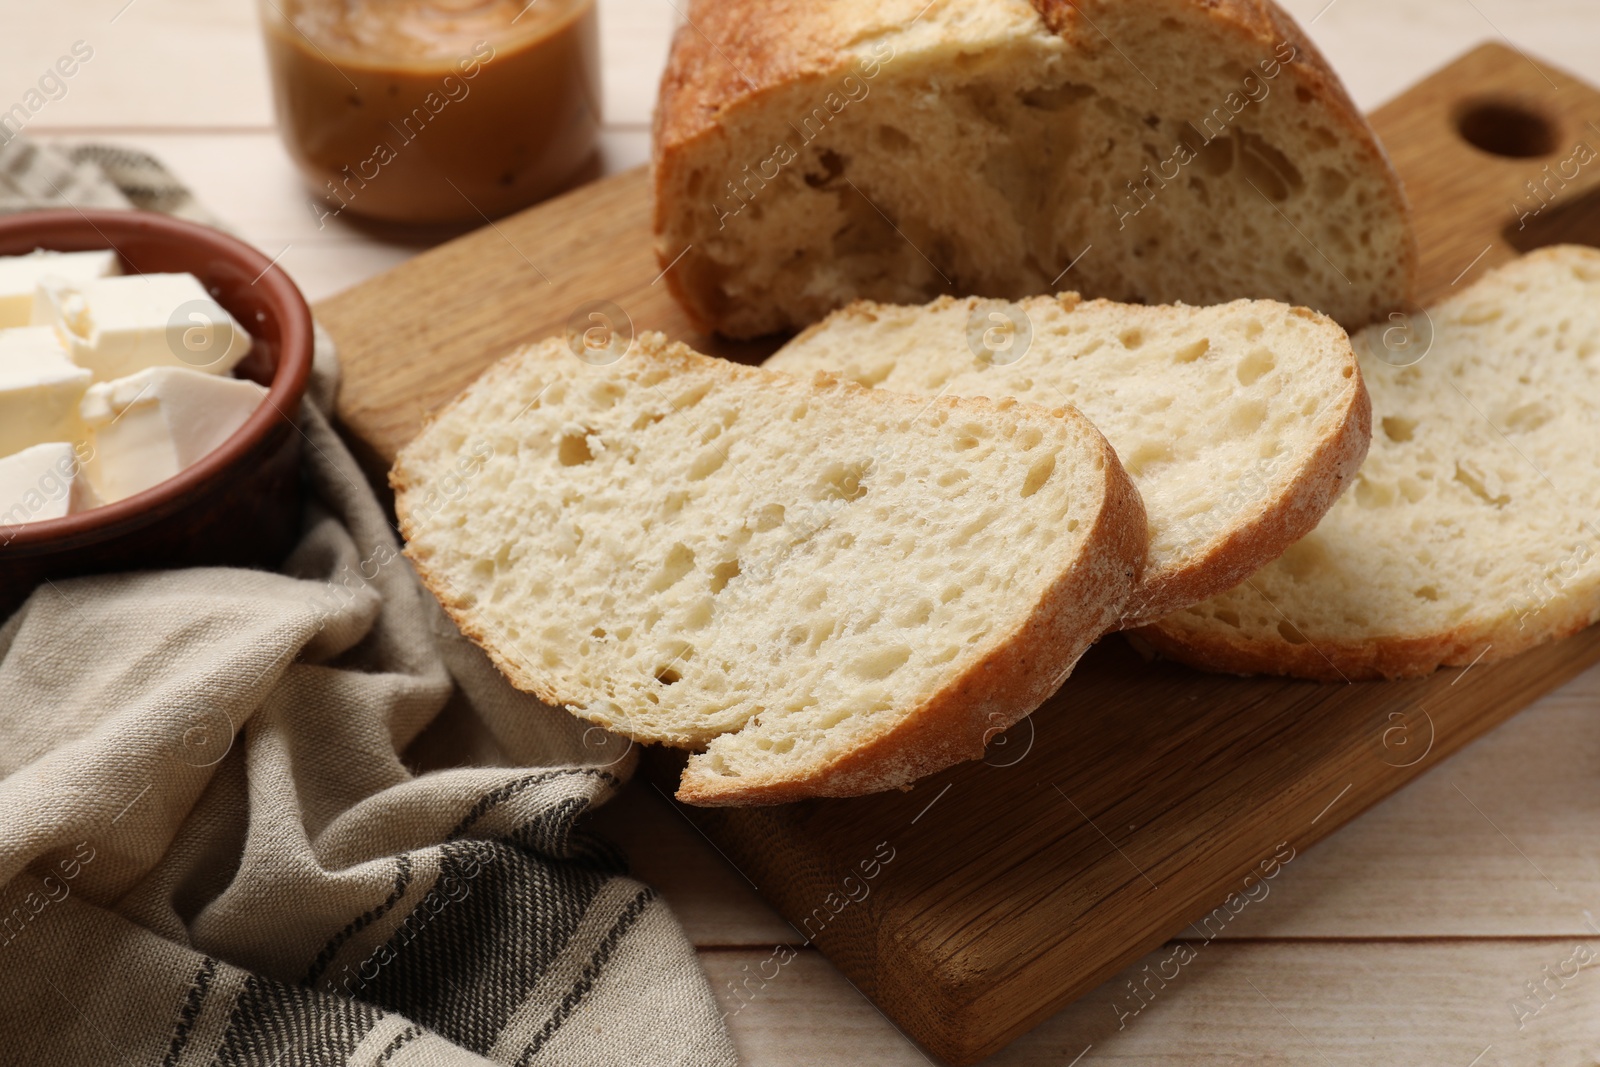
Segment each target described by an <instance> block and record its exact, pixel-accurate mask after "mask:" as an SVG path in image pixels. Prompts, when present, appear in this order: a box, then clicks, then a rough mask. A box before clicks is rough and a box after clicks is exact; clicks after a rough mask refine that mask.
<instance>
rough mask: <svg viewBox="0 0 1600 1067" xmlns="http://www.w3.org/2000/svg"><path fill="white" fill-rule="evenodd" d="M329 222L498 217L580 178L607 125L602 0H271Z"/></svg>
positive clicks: (277, 71)
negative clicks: (598, 2) (350, 217)
mask: <svg viewBox="0 0 1600 1067" xmlns="http://www.w3.org/2000/svg"><path fill="white" fill-rule="evenodd" d="M260 9H261V17H262V24H263V27H264V30H265V34H266V43H267V59H268V64H269V66H270V68H271V71H272V82H273V91H274V96H275V98H276V106H277V114H278V125H279V127H280V129H281V130H282V133H283V138H284V142H285V143H286V144H287V146H288V149H289V154H290V155H291V156H293V157H294V160H295V162H296V163H297V164H299V166H300V169H301V171H302V172H303V173H304V174H305V176H306V178H307V180H308V181H309V183H310V185H311V187H312V189H313V191H314V193H315V199H314V200H313V211H314V212H315V213H316V215H317V218H318V222H319V225H321V224H324V223H325V222H326V220H327V219H328V218H330V217H332V216H337V215H341V214H344V213H345V212H349V213H352V214H356V215H363V216H367V217H369V218H376V219H383V220H387V221H394V222H406V223H448V222H462V221H476V220H480V219H483V218H494V217H496V216H498V215H504V214H506V213H507V212H510V211H514V210H516V209H518V208H520V207H525V206H526V205H528V204H531V203H533V202H535V201H537V200H541V199H543V198H545V197H547V196H550V195H551V194H553V193H555V192H559V191H560V190H561V189H563V188H565V187H566V186H568V185H570V184H572V183H573V181H574V180H575V179H576V178H578V177H579V175H580V173H581V172H582V171H584V170H585V169H586V164H589V163H591V162H592V161H593V160H594V157H595V151H596V147H595V146H596V136H597V134H598V132H599V126H600V87H599V28H598V16H597V13H596V9H595V0H261V2H260Z"/></svg>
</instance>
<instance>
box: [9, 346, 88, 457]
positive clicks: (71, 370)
mask: <svg viewBox="0 0 1600 1067" xmlns="http://www.w3.org/2000/svg"><path fill="white" fill-rule="evenodd" d="M92 377H93V376H92V375H91V374H90V373H89V372H88V371H86V370H84V369H83V368H82V367H79V366H78V365H76V364H75V363H73V362H72V360H70V359H68V358H67V350H66V348H65V347H63V346H62V344H61V342H60V341H59V340H58V339H57V338H56V334H55V331H54V330H52V329H50V327H48V326H25V327H21V328H19V329H14V330H0V456H9V455H10V454H11V453H13V452H21V451H22V450H23V449H25V448H28V447H30V446H32V445H40V444H44V443H45V442H46V441H81V440H83V437H84V428H83V423H82V422H81V421H80V419H79V417H78V404H79V403H80V402H81V401H82V400H83V395H84V390H86V389H88V387H89V383H90V381H91V380H92Z"/></svg>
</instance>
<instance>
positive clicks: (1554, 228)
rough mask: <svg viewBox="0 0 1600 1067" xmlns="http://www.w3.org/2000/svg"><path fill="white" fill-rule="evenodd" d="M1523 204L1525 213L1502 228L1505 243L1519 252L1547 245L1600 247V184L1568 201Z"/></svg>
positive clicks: (1530, 250)
mask: <svg viewBox="0 0 1600 1067" xmlns="http://www.w3.org/2000/svg"><path fill="white" fill-rule="evenodd" d="M1524 208H1525V214H1524V215H1523V216H1521V217H1519V218H1517V219H1515V220H1513V221H1511V222H1508V223H1506V225H1505V229H1503V230H1502V231H1501V236H1503V237H1504V238H1505V240H1506V244H1508V245H1510V246H1511V247H1512V248H1515V249H1516V250H1517V251H1518V252H1532V251H1533V250H1534V249H1535V248H1544V247H1546V246H1547V245H1574V244H1576V245H1589V246H1590V247H1591V248H1600V188H1596V189H1590V190H1589V191H1588V192H1586V193H1584V194H1583V195H1581V196H1575V197H1573V198H1572V199H1571V200H1568V201H1566V202H1565V203H1560V204H1552V205H1550V206H1548V207H1544V206H1540V205H1537V204H1533V205H1532V207H1529V206H1528V205H1524ZM1534 208H1537V210H1534Z"/></svg>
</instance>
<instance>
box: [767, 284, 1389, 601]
mask: <svg viewBox="0 0 1600 1067" xmlns="http://www.w3.org/2000/svg"><path fill="white" fill-rule="evenodd" d="M767 366H768V367H770V368H772V369H774V370H782V371H788V372H790V373H795V374H807V373H816V372H817V371H822V370H825V371H832V372H835V373H837V374H839V375H840V376H841V377H844V378H847V379H849V380H851V381H856V382H860V383H862V384H864V385H876V386H879V387H881V388H883V389H891V390H894V391H896V392H906V393H921V394H925V395H929V396H932V395H943V396H985V397H991V398H994V399H999V398H1001V397H1006V396H1010V397H1015V398H1017V399H1018V400H1022V401H1025V402H1027V403H1031V404H1043V405H1046V406H1052V407H1053V406H1057V405H1061V404H1071V405H1072V406H1074V407H1076V408H1077V409H1078V410H1079V411H1081V412H1083V413H1084V414H1085V415H1087V416H1088V417H1089V419H1090V421H1092V422H1093V423H1094V424H1095V426H1096V427H1098V428H1099V429H1100V431H1101V432H1102V433H1104V434H1105V435H1106V437H1107V438H1108V439H1109V440H1110V441H1111V444H1112V447H1113V448H1115V449H1116V450H1117V455H1118V456H1119V457H1120V458H1121V460H1122V464H1123V466H1124V467H1125V468H1126V469H1127V471H1128V473H1129V474H1131V475H1132V476H1133V480H1134V482H1135V484H1137V485H1138V487H1139V493H1140V495H1141V496H1142V497H1143V498H1144V504H1145V510H1146V511H1147V512H1148V514H1149V521H1150V552H1149V556H1148V557H1147V558H1146V560H1145V565H1144V579H1143V582H1142V584H1141V586H1140V589H1139V590H1138V592H1137V593H1136V594H1135V595H1134V597H1133V598H1132V599H1131V600H1130V601H1129V606H1128V609H1127V613H1126V616H1125V617H1124V619H1123V620H1122V624H1123V625H1124V626H1137V625H1141V624H1143V623H1147V622H1153V621H1154V620H1155V619H1158V618H1160V617H1161V616H1163V615H1166V614H1168V613H1170V612H1173V611H1176V610H1178V609H1179V608H1184V607H1188V606H1189V605H1191V604H1196V603H1198V602H1200V601H1202V600H1205V599H1207V598H1208V597H1211V596H1214V595H1215V594H1217V593H1222V592H1226V591H1227V590H1229V589H1231V588H1233V587H1234V586H1235V585H1237V584H1238V583H1239V582H1240V581H1242V580H1243V579H1244V578H1246V577H1248V576H1249V575H1250V574H1252V573H1254V572H1255V571H1256V570H1257V569H1259V568H1260V567H1262V566H1263V565H1265V564H1266V563H1269V562H1271V561H1272V560H1274V559H1276V558H1277V557H1278V556H1279V555H1280V554H1281V553H1282V552H1283V550H1284V549H1286V548H1288V547H1289V546H1290V545H1291V544H1293V543H1294V542H1295V541H1297V540H1299V539H1300V538H1301V537H1303V536H1304V535H1305V534H1307V533H1309V532H1310V531H1311V529H1312V528H1313V527H1315V526H1316V524H1317V522H1318V521H1319V520H1320V519H1321V518H1322V516H1323V515H1324V514H1325V513H1326V512H1327V510H1328V508H1329V507H1331V506H1332V505H1333V502H1334V500H1335V499H1336V498H1337V497H1338V495H1339V493H1340V492H1341V491H1342V490H1343V489H1344V487H1345V485H1346V483H1347V480H1348V479H1349V478H1350V477H1351V476H1352V475H1354V474H1355V472H1356V469H1357V468H1358V467H1360V465H1361V460H1362V457H1364V456H1365V455H1366V451H1367V442H1368V440H1369V439H1370V437H1371V424H1372V420H1371V411H1370V407H1369V405H1368V402H1367V392H1366V389H1365V388H1363V387H1362V384H1361V376H1360V374H1359V373H1358V371H1357V369H1356V357H1355V353H1354V352H1353V351H1352V350H1351V348H1350V340H1349V338H1348V336H1347V335H1346V334H1345V332H1344V331H1343V330H1342V329H1340V328H1339V326H1338V325H1337V324H1336V323H1334V322H1332V321H1331V320H1329V319H1327V318H1326V317H1324V316H1321V315H1317V314H1314V313H1312V312H1310V311H1307V310H1306V309H1304V308H1291V307H1288V306H1286V305H1283V304H1278V303H1273V302H1271V301H1250V300H1239V301H1235V302H1234V303H1231V304H1222V305H1217V306H1214V307H1208V308H1189V307H1170V306H1156V307H1141V306H1137V305H1130V304H1114V303H1111V302H1109V301H1105V300H1094V301H1089V302H1082V301H1080V300H1079V298H1078V296H1077V294H1075V293H1065V294H1063V295H1061V296H1058V297H1033V298H1030V299H1027V300H1022V301H1019V302H1017V303H1012V304H1007V303H1005V302H1002V301H992V300H977V299H966V300H954V299H951V298H950V297H941V298H939V299H938V300H936V301H934V302H933V303H931V304H928V305H925V306H921V307H906V306H899V305H887V304H872V303H865V302H862V303H857V304H852V305H851V306H849V307H847V308H845V309H844V310H842V311H837V312H835V313H834V314H832V315H830V316H829V317H828V318H826V319H824V320H823V321H822V322H820V323H818V324H817V325H815V326H812V327H811V328H809V329H807V330H805V331H804V332H802V333H801V334H800V336H798V337H796V338H795V339H794V340H793V341H791V342H789V343H788V344H787V345H785V346H784V347H783V348H782V349H780V350H779V351H778V353H777V354H776V355H774V356H773V357H772V358H771V359H770V360H768V361H767Z"/></svg>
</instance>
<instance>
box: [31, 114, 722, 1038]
mask: <svg viewBox="0 0 1600 1067" xmlns="http://www.w3.org/2000/svg"><path fill="white" fill-rule="evenodd" d="M19 144H20V145H22V146H23V147H22V148H21V149H20V150H19V149H18V145H19ZM19 151H22V152H25V153H28V158H27V159H26V160H23V161H21V162H19V159H18V156H17V153H18V152H19ZM96 155H97V154H96V153H95V152H93V151H89V150H78V151H77V152H75V153H73V156H72V158H67V157H64V156H61V155H60V154H59V153H54V152H49V151H47V150H41V149H38V148H36V147H33V146H30V145H28V144H27V142H25V141H20V140H19V141H14V142H12V143H11V144H8V145H6V146H4V148H3V149H0V175H5V178H4V179H0V181H3V182H4V183H6V184H8V185H9V188H5V187H4V186H0V207H11V208H13V209H14V208H15V207H17V206H21V205H19V204H18V200H19V198H20V199H22V200H23V201H24V202H25V204H26V205H27V206H45V204H47V203H51V202H54V203H59V202H60V200H61V197H62V196H63V195H66V191H67V190H68V189H69V188H70V189H74V190H80V191H81V190H84V189H93V190H98V191H96V192H95V193H94V194H93V195H94V198H95V202H97V203H104V202H106V201H108V200H110V199H112V197H111V195H110V194H109V193H108V192H107V191H106V189H105V188H104V187H103V185H114V183H112V182H110V180H109V179H108V178H106V177H105V173H106V169H105V168H103V167H102V163H103V162H104V160H105V157H104V155H103V154H101V155H100V162H94V160H95V159H96ZM124 162H126V160H125V161H124ZM84 167H89V168H99V174H100V176H99V177H98V178H97V177H96V176H95V172H94V170H91V171H89V172H87V173H86V172H84V171H83V169H82V168H84ZM40 168H44V169H42V170H41V169H40ZM136 169H137V172H138V173H139V174H141V175H142V176H143V178H142V180H143V182H144V187H143V188H142V189H140V190H135V191H134V192H135V194H136V195H134V196H132V197H130V199H134V200H138V199H140V197H142V196H144V194H146V193H149V192H150V191H151V190H152V189H155V188H156V187H157V186H159V185H161V184H163V182H165V183H167V184H170V185H176V184H177V183H175V182H171V180H170V177H167V178H162V177H161V176H162V175H163V174H164V172H162V171H160V168H159V164H156V163H155V162H154V161H153V160H149V159H148V157H143V158H142V160H141V161H140V162H139V164H138V167H137V168H136ZM111 173H117V168H111ZM27 174H33V175H35V176H37V175H39V174H48V175H50V177H51V179H52V181H51V183H49V184H48V185H46V183H43V182H36V183H34V185H33V186H28V187H26V188H23V189H22V190H21V191H20V192H19V175H22V176H25V175H27ZM68 175H71V177H68ZM158 179H159V180H158ZM23 183H24V184H25V183H26V179H25V178H24V179H23ZM40 186H44V188H43V190H42V191H41V188H40ZM180 188H181V187H180ZM112 191H115V190H114V189H113V190H112ZM52 193H53V194H54V195H51V194H52ZM163 198H164V202H167V203H181V204H188V205H191V207H192V198H190V197H188V195H187V193H186V192H184V193H182V194H181V195H178V194H174V193H171V192H168V193H165V194H160V195H158V196H157V198H156V200H155V201H153V202H158V203H159V202H163ZM146 202H152V201H148V200H147V201H146ZM196 210H197V209H196ZM328 355H329V353H324V357H325V358H324V360H323V361H322V362H321V364H320V367H319V371H318V374H319V377H321V378H323V379H324V382H323V384H324V386H325V388H324V389H323V390H322V391H321V392H320V395H322V396H324V397H327V396H331V383H329V382H327V381H326V378H327V374H328V372H329V370H330V369H331V365H332V364H331V362H330V361H329V360H328V359H327V358H326V357H327V356H328ZM300 425H301V427H302V429H303V431H304V432H305V435H306V447H305V449H304V452H305V456H306V475H307V481H308V492H309V497H310V501H311V503H310V505H309V513H308V517H307V521H306V526H305V533H304V538H303V540H302V541H301V542H300V544H299V546H298V547H297V548H296V549H295V551H294V553H293V555H292V556H291V557H290V559H289V560H288V561H287V563H286V564H285V565H284V567H283V568H282V572H281V573H267V572H263V571H251V570H242V569H225V568H197V569H190V570H179V571H167V572H150V573H136V574H120V575H112V576H105V577H93V578H80V579H74V580H71V581H59V582H55V583H52V584H47V585H45V586H43V587H41V588H40V589H39V590H37V591H36V592H35V593H34V595H33V596H32V597H31V598H30V599H29V600H28V602H27V603H26V604H25V605H24V606H23V607H22V608H21V610H19V611H18V612H17V613H16V614H15V615H13V616H12V617H11V618H10V619H9V620H7V621H6V622H5V623H4V624H3V626H0V1063H4V1064H30V1065H34V1064H71V1065H75V1067H76V1065H83V1064H163V1065H186V1064H193V1065H202V1064H204V1065H217V1067H232V1065H243V1064H258V1065H261V1067H269V1065H276V1067H290V1065H306V1067H324V1065H329V1067H334V1065H337V1067H343V1065H347V1064H352V1065H353V1064H362V1065H365V1064H371V1065H378V1064H385V1065H391V1067H404V1065H408V1064H410V1065H421V1064H428V1065H456V1064H517V1065H542V1064H551V1065H553V1064H571V1065H590V1064H594V1065H600V1064H605V1065H611V1064H684V1065H691V1064H716V1065H721V1064H732V1063H733V1062H734V1053H733V1049H732V1046H731V1044H730V1042H729V1040H728V1037H727V1034H726V1032H725V1030H724V1029H723V1027H722V1024H721V1019H720V1012H719V1011H718V1010H717V1005H716V1001H715V998H714V997H713V996H712V994H711V991H710V989H709V988H708V987H707V985H706V981H705V978H704V976H703V974H702V972H701V971H700V969H699V965H698V963H697V961H696V958H695V954H694V951H693V949H692V947H691V946H690V945H689V943H688V941H687V940H686V939H685V937H684V935H683V932H682V930H681V929H680V928H679V926H678V925H677V923H676V921H675V920H674V919H673V917H672V915H671V913H670V912H669V911H668V910H667V909H666V907H665V905H664V904H663V903H662V901H661V900H660V899H659V897H657V895H656V894H655V892H654V891H653V890H652V889H650V888H649V887H647V886H645V885H643V884H641V883H639V882H637V881H634V880H633V879H631V878H628V877H627V876H626V875H625V873H624V868H623V864H622V861H621V859H620V858H619V857H618V856H617V855H616V854H615V853H614V852H613V851H612V850H611V849H610V848H608V847H607V846H605V845H604V844H602V843H600V842H598V841H596V840H592V839H590V838H589V837H587V836H586V835H585V834H583V833H582V832H581V830H580V829H578V828H577V827H576V826H575V823H576V821H577V819H578V817H579V816H580V815H582V814H583V813H584V812H585V811H587V810H589V809H590V808H592V807H593V806H595V805H596V804H598V803H601V802H602V801H604V800H605V799H606V798H608V797H609V796H611V795H612V794H613V793H614V792H615V791H616V790H617V789H618V788H620V787H621V785H622V784H623V782H624V781H625V779H626V778H627V777H628V775H629V774H630V772H631V771H632V770H633V767H634V764H635V762H636V760H637V753H635V752H633V751H631V750H630V747H629V744H628V742H627V741H625V740H623V739H621V738H618V737H615V736H614V735H611V734H607V733H605V732H604V731H601V730H599V729H596V728H586V727H585V726H584V725H583V724H582V723H579V722H578V721H577V720H575V719H573V718H572V717H571V716H569V715H567V714H565V713H564V712H560V711H556V710H553V709H550V708H548V707H545V706H544V705H542V704H540V703H539V702H537V701H536V700H534V699H532V698H531V697H528V696H526V695H524V694H521V693H518V692H516V691H515V690H513V689H511V688H510V687H509V686H508V685H507V684H506V683H505V682H504V681H503V679H501V677H500V675H499V674H498V673H497V672H496V671H495V670H494V668H493V667H492V666H491V665H490V664H489V663H488V661H487V660H486V659H485V658H484V657H483V655H482V653H480V652H479V651H478V650H477V649H476V648H475V647H474V646H472V645H471V644H470V643H469V642H467V641H465V640H464V639H463V638H461V637H460V635H459V634H458V633H456V632H455V630H454V628H453V627H451V626H450V624H449V623H448V622H447V621H446V620H445V619H444V617H443V615H442V614H441V613H440V612H439V611H438V609H437V607H436V605H435V604H434V602H433V601H432V599H431V598H430V597H428V596H427V595H426V594H425V593H423V592H422V591H421V590H420V588H419V586H418V584H417V582H416V580H415V578H414V576H413V574H412V573H411V571H410V569H409V567H408V565H407V564H406V562H405V561H404V559H403V558H402V557H401V556H400V554H399V546H398V543H397V542H396V539H395V535H394V532H393V530H392V528H391V527H390V526H389V524H388V521H387V519H386V517H385V515H384V513H383V512H382V510H381V509H380V507H379V506H378V504H377V501H376V500H375V499H374V497H373V495H372V493H371V491H370V489H369V488H368V487H367V486H366V484H365V482H364V481H363V480H362V478H361V475H360V473H359V471H358V470H357V468H356V465H355V463H354V461H353V460H352V459H351V457H350V455H349V454H348V452H347V451H346V450H345V448H344V446H343V444H342V443H341V442H340V440H339V438H338V437H337V435H336V434H334V433H333V431H332V430H331V429H330V427H329V424H328V421H327V419H326V418H325V417H324V415H323V413H322V412H321V411H319V410H318V408H317V407H316V406H315V405H311V404H308V405H307V406H306V408H305V409H304V411H303V412H302V413H301V420H300Z"/></svg>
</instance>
